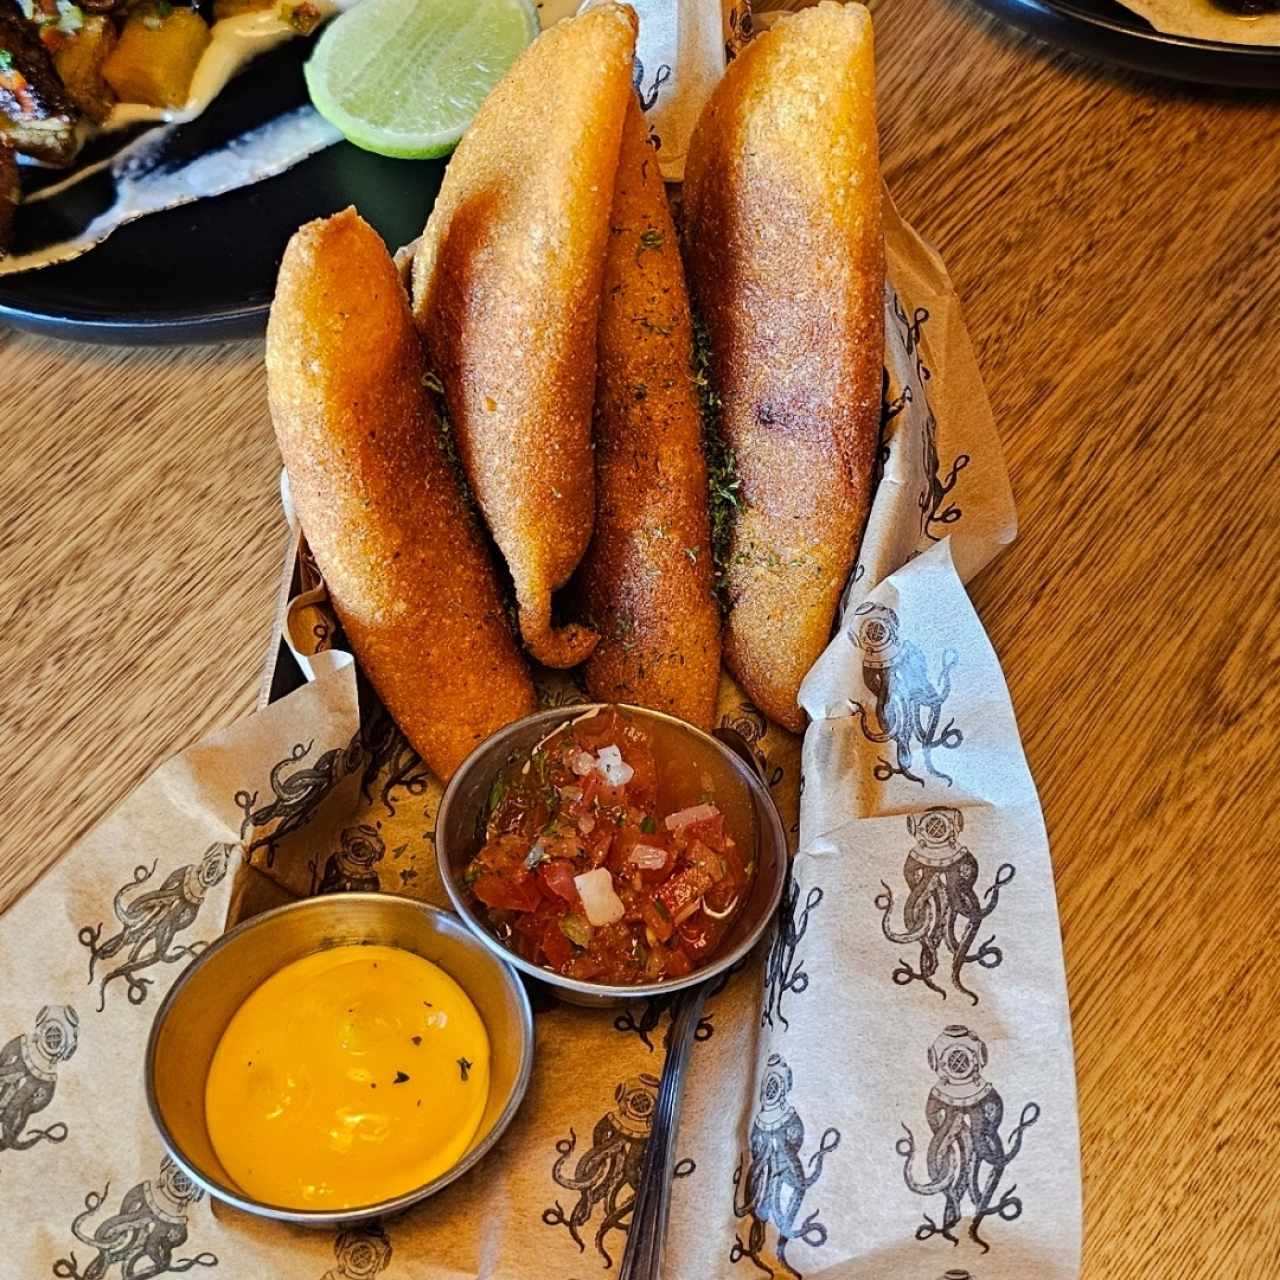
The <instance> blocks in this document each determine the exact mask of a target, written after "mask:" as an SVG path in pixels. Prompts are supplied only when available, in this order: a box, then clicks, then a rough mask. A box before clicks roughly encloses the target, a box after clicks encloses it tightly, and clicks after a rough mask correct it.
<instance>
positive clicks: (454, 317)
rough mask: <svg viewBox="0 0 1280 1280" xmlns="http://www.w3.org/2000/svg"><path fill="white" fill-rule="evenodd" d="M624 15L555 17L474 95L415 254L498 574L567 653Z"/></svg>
mask: <svg viewBox="0 0 1280 1280" xmlns="http://www.w3.org/2000/svg"><path fill="white" fill-rule="evenodd" d="M635 33H636V20H635V15H634V14H633V13H632V11H631V10H630V9H629V8H627V7H626V6H623V5H616V4H609V5H603V6H601V7H600V8H596V9H592V10H590V11H589V12H587V13H586V14H584V15H582V16H581V17H577V18H573V19H570V20H568V21H565V22H561V23H559V24H557V25H556V26H555V27H553V28H551V29H550V30H549V31H547V32H545V33H544V34H543V35H542V36H540V37H539V38H538V39H537V40H535V41H534V43H533V44H532V45H531V46H530V47H529V48H528V49H527V50H525V52H524V53H523V54H522V55H521V57H520V58H519V59H518V60H517V62H516V63H515V65H514V66H513V67H512V68H511V70H510V71H509V72H508V73H507V75H506V77H505V78H504V79H503V80H502V81H501V82H500V83H499V84H498V86H497V87H496V88H495V89H494V90H493V92H492V93H491V94H490V95H489V97H488V98H487V99H486V100H485V102H484V105H483V106H482V107H481V108H480V111H479V113H478V114H477V115H476V118H475V120H474V121H473V122H472V124H471V127H470V128H469V129H468V130H467V133H466V136H465V137H464V138H463V139H462V142H461V144H460V145H459V147H458V149H457V151H456V152H455V153H454V156H453V159H452V160H451V161H450V162H449V167H448V169H447V170H446V172H445V177H444V184H443V185H442V187H441V189H440V194H439V196H438V198H437V200H436V203H435V207H434V208H433V209H432V211H431V216H430V218H429V219H428V221H427V226H426V230H425V231H424V232H423V236H422V241H421V244H420V245H419V248H418V252H417V255H416V257H415V258H414V264H413V294H414V314H415V316H416V318H417V321H418V325H419V328H420V329H421V331H422V334H423V337H424V339H425V341H426V347H427V354H428V357H429V360H430V362H431V365H432V368H433V369H434V371H435V373H436V374H437V376H438V377H439V378H440V381H441V383H442V385H443V387H444V396H445V402H446V404H447V406H448V411H449V417H450V420H451V423H452V427H453V431H454V433H455V437H456V440H457V444H458V453H459V455H460V457H461V458H462V463H463V466H464V467H465V469H466V473H467V478H468V480H469V481H470V484H471V489H472V492H473V493H474V494H475V497H476V501H477V502H478V504H479V506H480V510H481V511H482V512H483V514H484V518H485V520H486V521H487V522H488V525H489V528H490V530H491V531H492V533H493V537H494V540H495V541H496V542H497V544H498V548H499V550H500V551H501V552H502V555H503V557H504V558H505V560H506V562H507V566H508V568H509V569H510V570H511V576H512V579H513V580H514V583H515V591H516V602H517V605H518V607H519V616H520V630H521V633H522V635H523V638H524V643H525V647H526V648H527V649H528V650H529V652H530V653H531V654H532V655H533V656H534V657H535V658H537V659H538V661H540V662H543V663H545V664H546V665H548V666H552V667H568V666H573V665H574V664H575V663H578V662H581V661H582V660H583V659H584V658H585V657H586V656H587V654H588V653H590V651H591V649H592V647H593V646H594V644H595V642H596V636H595V633H594V632H592V631H591V630H590V629H589V628H586V627H583V626H581V625H578V624H571V625H569V626H566V627H564V628H562V629H556V628H555V627H553V624H552V617H551V595H552V592H553V591H555V590H556V589H557V588H559V587H561V586H563V585H564V583H565V582H567V581H568V579H569V576H570V575H571V574H572V573H573V571H574V569H575V568H576V567H577V564H578V562H579V561H580V560H581V559H582V555H583V552H584V551H585V550H586V548H587V543H588V541H589V539H590V537H591V529H592V522H593V519H594V514H595V485H594V467H593V463H592V456H591V404H592V393H593V391H594V389H595V352H596V322H597V316H598V312H599V303H600V277H601V271H602V269H603V265H604V248H605V238H606V236H607V234H608V225H609V206H610V202H611V198H612V195H613V177H614V171H615V170H616V168H617V164H618V145H619V141H620V138H621V136H622V121H623V117H624V115H625V114H626V108H627V103H628V102H629V101H630V99H631V97H632V93H633V91H632V86H631V63H632V57H633V54H634V51H635Z"/></svg>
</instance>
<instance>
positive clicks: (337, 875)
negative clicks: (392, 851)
mask: <svg viewBox="0 0 1280 1280" xmlns="http://www.w3.org/2000/svg"><path fill="white" fill-rule="evenodd" d="M386 851H387V846H386V844H385V843H384V841H383V839H382V835H381V833H380V832H379V831H378V829H377V827H371V826H370V825H369V824H368V823H367V822H362V823H359V824H358V825H357V826H354V827H347V828H346V829H345V830H344V831H343V832H342V834H341V835H340V836H339V837H338V848H337V849H335V850H334V851H333V852H332V853H331V854H329V856H328V857H327V858H326V859H325V860H324V868H323V870H322V871H321V870H320V868H319V865H318V863H313V864H312V874H311V879H312V888H311V892H312V893H376V892H377V891H378V889H379V888H381V882H380V881H379V879H378V863H380V862H381V861H382V858H383V855H384V854H385V853H386ZM317 873H319V874H317Z"/></svg>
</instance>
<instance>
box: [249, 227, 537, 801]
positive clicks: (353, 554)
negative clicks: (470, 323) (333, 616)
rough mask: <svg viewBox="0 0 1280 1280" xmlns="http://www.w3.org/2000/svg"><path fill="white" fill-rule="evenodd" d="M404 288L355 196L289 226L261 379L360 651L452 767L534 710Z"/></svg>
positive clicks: (320, 555)
mask: <svg viewBox="0 0 1280 1280" xmlns="http://www.w3.org/2000/svg"><path fill="white" fill-rule="evenodd" d="M424 368H425V366H424V364H423V358H422V345H421V342H420V339H419V337H418V333H417V330H416V329H415V328H414V324H413V318H412V316H411V314H410V311H409V299H408V297H407V295H406V294H405V290H404V286H403V285H402V283H401V281H400V277H399V275H398V273H397V271H396V269H395V267H394V265H393V264H392V261H391V258H390V256H389V255H388V253H387V250H386V247H385V246H384V245H383V243H382V241H381V239H380V238H379V237H378V234H377V233H376V232H375V231H374V230H373V228H372V227H370V226H369V225H368V223H366V222H364V221H363V220H362V219H361V218H359V217H358V216H357V215H356V213H355V212H354V210H351V209H348V210H346V211H345V212H343V213H339V214H335V215H334V216H333V217H331V218H325V219H322V220H320V221H317V222H310V223H308V224H306V225H305V226H304V227H302V228H301V229H300V230H299V231H297V232H296V233H295V234H294V236H293V238H292V239H291V240H290V241H289V246H288V248H287V249H286V250H285V255H284V260H283V262H282V263H281V264H280V275H279V279H278V280H277V283H276V296H275V301H274V303H273V304H272V307H271V320H270V323H269V324H268V326H267V389H268V393H269V397H270V402H271V417H272V420H273V422H274V423H275V429H276V437H277V439H278V440H279V442H280V452H281V453H282V454H283V456H284V462H285V467H286V469H287V470H288V473H289V481H290V488H291V492H292V495H293V501H294V505H295V506H296V508H297V511H298V515H299V518H300V519H301V521H302V528H303V531H304V532H305V534H306V537H307V542H308V543H309V545H310V547H311V550H312V551H313V552H314V554H315V558H316V563H317V564H318V565H319V567H320V571H321V573H323V575H324V578H325V582H326V583H327V585H328V588H329V595H330V598H331V599H332V602H333V606H334V609H335V610H336V612H337V614H338V617H339V619H340V620H341V622H342V625H343V628H344V630H345V631H346V633H347V637H348V639H349V640H350V641H351V645H352V648H353V649H354V650H355V654H356V657H357V659H358V660H359V662H360V665H361V667H362V668H363V669H364V671H365V672H366V674H367V675H368V676H369V678H370V680H371V681H372V682H373V685H374V687H375V688H376V689H377V691H378V694H379V695H380V696H381V698H382V700H383V702H384V703H386V706H387V709H388V710H389V711H390V712H391V715H392V717H393V718H394V719H395V721H396V723H397V724H398V725H399V726H400V728H401V729H402V730H403V731H404V733H405V736H406V737H407V738H408V739H409V741H410V742H411V743H412V744H413V745H414V747H416V748H417V750H418V752H419V754H420V755H421V756H422V758H423V759H424V760H425V761H426V762H427V764H428V765H430V766H431V768H432V770H433V771H434V772H435V773H436V775H437V776H438V777H440V778H443V779H447V778H448V777H449V776H450V775H451V774H452V773H453V771H454V769H456V768H457V766H458V765H459V764H460V763H461V762H462V760H463V759H464V758H465V757H466V756H467V754H468V753H469V752H470V751H471V750H472V748H473V747H475V746H477V745H478V744H479V743H480V742H482V741H483V740H484V739H485V738H486V737H488V735H489V734H490V733H492V732H493V731H494V730H496V729H499V728H501V727H502V726H503V725H505V724H509V723H510V722H511V721H512V720H516V719H518V718H519V717H520V716H523V715H527V714H528V713H529V712H531V711H533V710H534V708H535V705H536V702H535V698H534V692H533V684H532V681H531V680H530V677H529V672H528V670H527V668H526V665H525V661H524V657H523V655H522V654H521V653H520V649H519V646H518V645H517V644H516V640H515V636H514V635H513V634H512V631H511V628H510V626H509V624H508V622H507V619H506V615H505V612H504V609H503V603H502V596H501V592H500V589H499V585H498V578H497V572H496V569H495V568H494V565H493V564H492V562H491V561H490V559H489V556H488V551H487V548H486V547H485V544H484V540H483V533H482V531H481V529H480V526H479V522H478V521H477V519H476V517H475V516H474V514H473V513H472V512H471V510H470V509H469V508H468V506H467V503H466V500H465V497H464V496H463V491H462V486H461V482H460V480H459V478H458V476H456V475H455V473H454V471H453V467H452V465H451V463H450V462H449V459H448V457H447V455H446V453H445V449H444V445H443V442H442V439H441V435H440V424H439V420H438V419H437V417H436V414H435V410H434V408H433V407H432V405H431V402H430V400H429V398H428V395H427V391H426V388H425V387H424V385H423V373H424Z"/></svg>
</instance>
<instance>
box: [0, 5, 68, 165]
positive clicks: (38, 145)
mask: <svg viewBox="0 0 1280 1280" xmlns="http://www.w3.org/2000/svg"><path fill="white" fill-rule="evenodd" d="M78 117H79V112H78V111H77V110H76V108H75V106H74V105H73V104H72V102H71V99H70V97H69V96H68V94H67V91H66V89H65V87H64V86H63V83H62V80H61V78H60V77H59V76H58V73H57V71H56V70H55V69H54V65H53V58H52V56H51V55H50V53H49V50H48V49H46V48H45V46H44V43H43V42H42V41H41V39H40V35H39V33H38V31H37V29H36V27H35V26H34V25H33V24H32V23H30V22H28V21H27V19H26V18H25V17H24V16H23V14H22V10H21V9H19V8H18V6H17V5H16V4H15V3H14V0H0V139H2V140H3V141H4V142H5V143H7V144H8V145H9V146H11V147H13V149H14V150H15V151H21V152H22V153H23V154H24V155H28V156H31V157H32V158H33V159H36V160H43V161H44V162H45V163H46V164H66V163H67V162H68V161H69V160H70V159H71V157H72V156H73V155H74V154H75V150H76V120H77V118H78Z"/></svg>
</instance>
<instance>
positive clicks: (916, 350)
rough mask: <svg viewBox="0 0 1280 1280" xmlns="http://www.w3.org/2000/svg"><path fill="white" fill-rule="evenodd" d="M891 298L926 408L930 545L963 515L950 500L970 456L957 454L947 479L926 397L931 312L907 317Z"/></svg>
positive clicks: (923, 525) (925, 521) (925, 499)
mask: <svg viewBox="0 0 1280 1280" xmlns="http://www.w3.org/2000/svg"><path fill="white" fill-rule="evenodd" d="M891 296H892V299H893V315H894V319H895V320H896V321H897V323H898V331H899V334H900V336H901V339H902V344H903V346H904V347H905V349H906V353H907V355H908V356H910V357H911V358H912V360H913V361H914V364H915V376H916V383H917V385H918V386H919V387H920V389H921V402H922V404H923V407H924V429H923V431H922V432H921V450H922V455H923V456H922V459H921V461H922V464H923V473H924V484H923V487H922V488H921V490H920V497H919V499H918V506H919V508H920V532H921V533H922V534H923V535H924V536H925V537H926V538H928V539H929V541H930V542H938V541H940V539H941V537H942V535H941V534H940V533H936V532H935V531H934V529H935V526H937V525H942V526H946V525H950V524H954V523H955V522H956V521H957V520H959V519H960V518H961V516H962V515H963V512H962V511H961V510H960V507H959V506H958V505H957V504H956V503H955V502H953V501H952V500H951V497H950V495H951V492H952V490H954V489H955V487H956V481H957V480H958V479H959V477H960V472H961V471H963V470H964V469H965V467H967V466H968V465H969V462H970V458H969V455H968V454H967V453H961V454H957V455H956V457H955V458H953V459H952V462H951V465H950V467H948V468H947V473H946V475H945V476H944V475H943V473H942V472H943V466H942V460H941V458H940V457H939V456H938V420H937V418H935V417H934V415H933V410H932V409H930V408H929V400H928V396H927V394H925V393H924V389H925V384H926V383H927V382H929V381H930V379H931V378H932V377H933V374H932V372H931V371H930V369H929V366H928V365H927V364H925V362H924V358H923V353H922V350H921V337H922V335H923V332H924V326H925V322H926V321H927V320H928V319H929V312H928V310H927V309H926V308H925V307H916V308H915V310H914V311H913V312H912V314H911V316H908V315H907V313H906V311H905V309H904V308H903V306H902V300H901V298H899V297H898V295H897V294H896V293H892V292H891ZM903 395H904V398H905V400H906V401H907V402H910V401H911V400H912V396H911V389H910V387H907V388H904V393H903Z"/></svg>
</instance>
